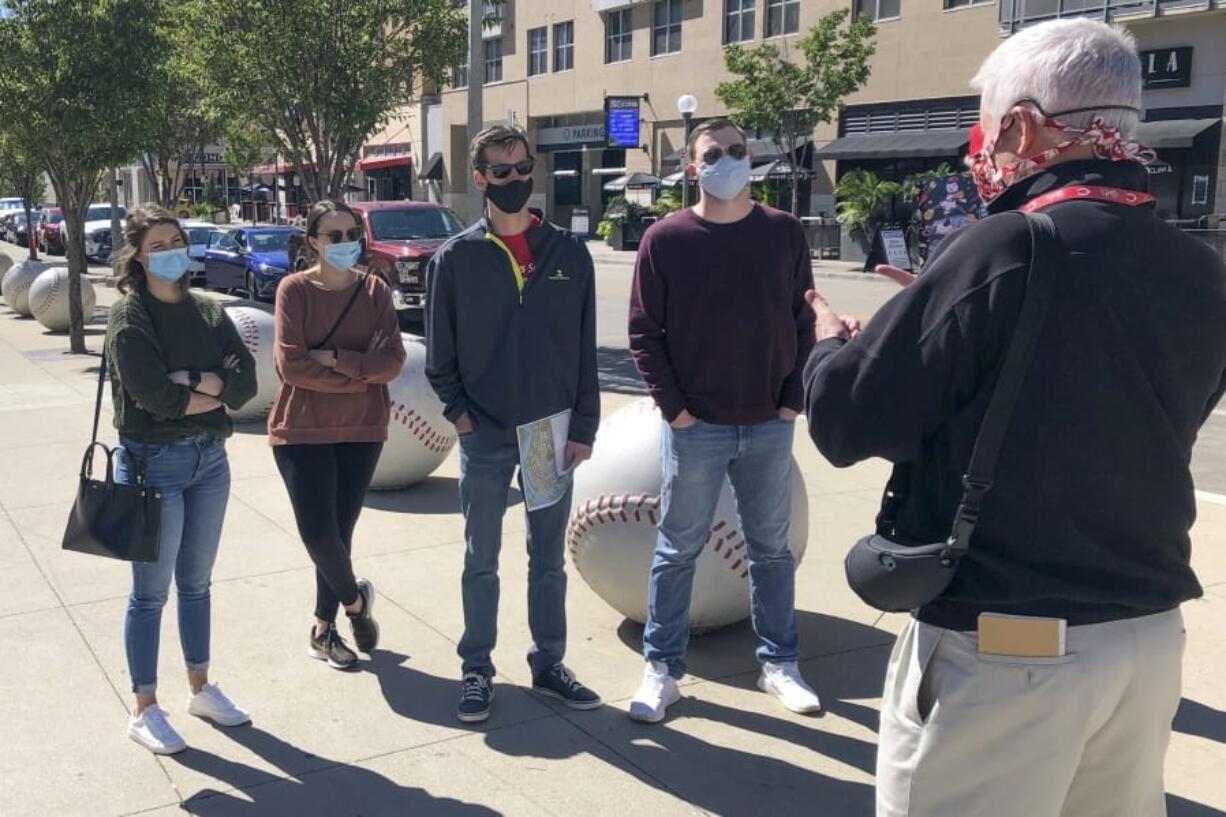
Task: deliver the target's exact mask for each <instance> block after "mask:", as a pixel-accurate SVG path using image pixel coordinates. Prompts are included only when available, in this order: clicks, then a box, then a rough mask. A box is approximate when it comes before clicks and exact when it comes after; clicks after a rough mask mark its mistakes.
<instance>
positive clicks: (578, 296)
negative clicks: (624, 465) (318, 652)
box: [426, 126, 601, 723]
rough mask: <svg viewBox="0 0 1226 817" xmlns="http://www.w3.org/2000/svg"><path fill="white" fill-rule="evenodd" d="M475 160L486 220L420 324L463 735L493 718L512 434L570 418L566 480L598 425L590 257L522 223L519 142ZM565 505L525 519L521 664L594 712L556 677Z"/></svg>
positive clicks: (523, 153) (538, 687) (491, 141)
mask: <svg viewBox="0 0 1226 817" xmlns="http://www.w3.org/2000/svg"><path fill="white" fill-rule="evenodd" d="M471 158H472V165H473V173H472V183H473V184H475V185H476V186H477V188H478V189H479V190H481V191H482V192H484V194H485V202H486V207H485V217H484V218H482V219H481V220H480V221H479V222H477V223H476V224H474V225H473V226H472V227H470V228H469V229H467V230H466V231H464V232H463V233H461V234H460V235H458V236H456V237H455V238H453V239H452V240H451V241H449V242H447V244H445V245H444V246H443V248H442V249H441V250H439V252H438V253H437V254H436V255H435V256H434V258H433V259H432V260H431V262H430V265H429V268H428V273H427V275H428V282H427V288H428V293H427V295H428V300H427V304H428V305H427V313H426V336H427V349H428V351H427V358H426V375H427V377H429V379H430V383H431V385H432V386H433V387H434V390H435V391H436V392H437V393H438V395H439V397H440V398H441V399H442V401H443V403H444V406H445V410H444V413H445V414H446V417H447V419H448V420H450V421H451V422H452V423H454V424H455V427H456V432H457V434H459V437H460V505H461V508H462V510H463V512H464V538H465V546H466V549H465V556H464V574H463V579H462V590H463V599H464V636H463V638H461V640H460V645H459V650H458V652H459V654H460V658H461V660H462V662H463V666H462V672H463V683H462V691H461V697H460V705H459V709H458V710H457V713H456V714H457V717H458V718H459V719H460V720H461V721H463V722H465V723H474V722H477V721H483V720H485V719H486V718H487V717H489V712H490V703H491V701H492V699H493V696H494V690H493V686H492V685H491V679H492V678H493V677H494V664H493V662H492V661H491V658H490V653H491V652H492V651H493V649H494V643H495V640H496V637H497V617H498V595H499V582H498V553H499V550H500V549H501V546H502V517H503V515H504V513H505V512H506V507H507V489H508V488H509V487H510V483H511V478H512V477H513V476H514V475H515V471H516V468H517V467H518V465H519V447H518V444H517V438H516V427H517V426H520V425H522V424H525V423H530V422H533V421H536V420H540V419H543V418H545V417H550V416H552V415H555V414H558V413H559V412H562V411H566V410H570V412H571V416H570V430H569V435H568V436H569V441H568V442H567V444H566V452H565V458H566V464H567V466H568V467H571V468H573V467H574V466H577V465H578V464H579V463H581V462H583V461H584V460H586V459H588V458H589V457H590V456H591V454H592V442H593V440H594V439H595V438H596V427H597V425H599V422H600V389H599V386H598V383H597V378H596V285H595V270H594V267H593V264H592V257H591V255H590V254H589V253H588V251H587V247H586V246H584V244H583V242H582V241H581V240H580V239H578V238H576V237H575V236H574V235H572V234H571V233H569V232H567V231H565V230H562V229H560V228H558V227H555V226H554V225H552V224H549V223H548V222H546V221H544V220H543V219H542V218H541V216H540V215H539V214H538V213H535V212H533V211H531V210H529V209H528V198H529V196H531V194H532V171H533V168H534V159H533V157H532V155H531V153H530V150H529V146H528V138H527V136H526V135H525V134H524V132H523V131H522V130H519V129H518V128H508V127H504V126H496V127H492V128H488V129H486V130H484V131H482V132H481V133H479V134H478V135H477V137H476V139H474V140H473V143H472V148H471ZM520 482H521V488H522V482H523V478H522V475H521V477H520ZM570 503H571V494H570V490H569V488H568V489H567V492H566V494H565V496H563V498H562V499H561V501H559V502H558V503H556V504H554V505H552V506H550V507H546V508H540V509H537V510H534V511H529V512H526V516H527V528H528V530H527V538H528V626H529V629H530V630H531V632H532V642H533V643H532V646H531V647H530V648H529V650H528V664H529V667H530V669H531V671H532V688H533V690H534V691H536V692H538V693H540V694H542V695H547V696H550V697H553V698H557V699H559V700H561V701H562V702H563V703H565V704H566V705H567V706H570V707H572V708H574V709H594V708H596V707H598V706H600V704H601V701H600V697H599V696H598V695H596V693H594V692H592V691H591V690H589V689H587V688H586V687H585V686H583V685H582V684H581V683H579V682H578V681H577V680H576V679H575V676H574V675H573V674H572V673H571V672H570V670H568V669H567V668H566V667H565V666H564V665H563V664H562V658H563V654H564V653H565V651H566V573H565V563H564V560H563V552H562V542H563V535H564V533H565V529H566V519H567V516H568V514H569V513H570Z"/></svg>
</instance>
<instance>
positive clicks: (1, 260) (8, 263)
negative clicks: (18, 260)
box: [0, 253, 13, 276]
mask: <svg viewBox="0 0 1226 817" xmlns="http://www.w3.org/2000/svg"><path fill="white" fill-rule="evenodd" d="M12 266H13V259H12V258H9V257H8V256H7V255H5V254H4V253H0V276H3V275H4V274H5V273H6V272H8V271H9V269H10V268H11V267H12Z"/></svg>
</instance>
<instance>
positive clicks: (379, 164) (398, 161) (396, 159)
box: [358, 155, 413, 172]
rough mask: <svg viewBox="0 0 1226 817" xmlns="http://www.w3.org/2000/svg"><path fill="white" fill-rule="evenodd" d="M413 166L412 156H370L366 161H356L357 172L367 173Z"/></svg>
mask: <svg viewBox="0 0 1226 817" xmlns="http://www.w3.org/2000/svg"><path fill="white" fill-rule="evenodd" d="M412 164H413V157H412V156H408V155H405V156H371V157H370V158H368V159H359V160H358V170H361V171H363V172H369V171H371V170H383V169H384V168H388V167H408V166H410V165H412Z"/></svg>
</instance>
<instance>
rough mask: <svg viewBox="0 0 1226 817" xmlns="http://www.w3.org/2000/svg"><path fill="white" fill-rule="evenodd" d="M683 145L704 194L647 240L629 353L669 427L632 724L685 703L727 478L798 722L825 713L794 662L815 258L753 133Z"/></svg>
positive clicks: (760, 623) (762, 622) (769, 661)
mask: <svg viewBox="0 0 1226 817" xmlns="http://www.w3.org/2000/svg"><path fill="white" fill-rule="evenodd" d="M686 149H687V153H688V155H689V156H690V157H691V163H690V164H689V166H688V167H687V168H686V172H687V173H688V174H689V175H691V176H697V177H698V179H699V182H700V184H701V187H702V195H701V198H700V199H699V202H698V204H697V205H696V206H695V207H693V208H692V209H689V210H683V211H682V212H680V213H678V214H676V215H674V216H670V217H669V218H667V219H665V220H664V221H662V222H660V223H659V224H657V225H655V226H654V227H652V228H651V229H650V230H649V231H648V232H647V234H646V236H644V238H643V241H642V244H641V245H640V246H639V253H638V262H637V265H636V267H635V271H634V285H633V288H632V290H631V294H630V351H631V354H633V356H634V362H635V365H636V366H637V367H638V370H639V373H640V374H641V375H642V376H643V379H644V380H645V381H646V382H647V388H648V391H649V392H650V393H651V396H652V398H653V399H654V400H655V402H656V405H657V406H658V407H659V409H660V412H661V414H662V415H663V417H664V427H663V445H662V449H663V450H662V456H663V460H664V462H663V469H664V484H663V488H662V490H661V496H660V511H661V519H660V525H659V533H658V538H657V542H656V552H655V558H654V560H653V562H652V566H651V577H650V581H649V583H648V617H647V627H646V629H645V630H644V632H643V654H644V657H645V658H646V659H647V665H646V667H645V668H644V671H643V683H642V686H641V687H640V688H639V691H638V692H637V693H636V694H635V696H634V699H633V700H632V701H631V704H630V713H629V714H630V717H631V718H633V719H635V720H638V721H645V722H652V723H654V722H657V721H660V720H662V719H663V718H664V715H665V710H666V709H667V708H668V706H669V705H670V704H672V703H674V702H675V701H677V700H678V699H679V698H680V692H679V691H678V689H677V680H678V679H680V678H681V677H682V676H683V675H684V674H685V669H686V666H685V650H686V644H687V642H688V639H689V610H690V593H691V589H692V587H693V581H694V563H695V561H696V560H697V558H698V555H699V554H700V553H701V552H702V549H703V546H704V544H705V543H706V540H707V537H708V534H709V532H710V528H711V522H712V518H713V516H714V514H715V506H716V503H717V502H718V501H719V494H720V490H721V488H722V487H723V484H724V480H725V478H727V479H730V480H731V482H732V488H733V491H734V493H735V495H736V504H737V513H738V515H739V518H740V523H741V531H742V533H743V534H744V537H745V541H746V543H747V545H748V552H747V556H748V560H749V588H750V599H751V609H752V614H753V626H754V631H755V632H756V633H757V635H758V643H759V646H758V650H757V655H758V660H759V661H760V662H761V663H762V674H761V676H760V678H759V679H758V686H759V688H761V689H762V690H763V691H765V692H769V693H771V694H773V695H775V696H776V697H777V698H778V699H779V700H780V701H781V702H782V704H783V705H784V706H785V707H787V708H788V709H790V710H792V711H793V712H799V713H812V712H820V710H821V704H820V703H819V701H818V698H817V695H816V694H815V693H814V692H813V690H812V689H811V688H810V687H809V686H808V684H806V683H805V681H804V679H803V678H802V677H801V675H800V670H799V668H798V666H797V659H798V657H799V643H798V642H799V639H798V636H797V630H796V614H795V609H794V604H793V597H794V592H793V591H794V582H795V564H794V562H793V559H792V552H791V551H790V550H789V549H788V526H789V520H790V518H791V497H792V493H791V491H792V432H793V430H794V425H795V420H796V416H797V414H798V412H799V411H800V410H802V409H803V407H804V397H803V394H802V389H801V375H802V372H803V368H804V363H805V360H806V359H807V358H808V355H809V350H810V349H811V348H812V347H813V343H814V338H813V313H812V311H811V310H810V309H809V308H808V305H807V304H806V302H805V292H806V291H807V290H809V289H811V288H812V286H813V272H812V268H811V265H810V261H809V247H808V244H807V242H806V241H805V237H804V233H803V231H802V230H801V226H800V222H798V221H797V220H796V219H795V218H793V217H792V216H791V215H789V214H787V213H782V212H779V211H778V210H772V209H770V208H768V207H763V206H761V205H758V204H755V203H754V202H753V201H752V200H751V199H750V197H749V172H750V158H751V157H750V156H749V153H748V150H747V149H746V144H745V134H744V132H743V131H742V130H741V129H740V128H738V127H736V126H735V125H733V124H732V123H731V122H729V121H728V120H726V119H714V120H709V121H707V122H704V123H702V124H701V125H699V126H698V127H697V128H696V129H695V130H694V132H693V135H692V136H691V137H690V140H689V144H688V145H687V146H686Z"/></svg>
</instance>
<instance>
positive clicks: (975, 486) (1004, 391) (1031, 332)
mask: <svg viewBox="0 0 1226 817" xmlns="http://www.w3.org/2000/svg"><path fill="white" fill-rule="evenodd" d="M1023 215H1024V216H1025V218H1026V221H1027V226H1028V227H1029V229H1030V271H1029V272H1028V273H1027V276H1026V292H1025V294H1024V295H1023V296H1022V309H1021V312H1020V313H1019V315H1018V320H1017V328H1015V329H1014V330H1013V337H1012V339H1011V340H1010V341H1009V351H1008V352H1006V353H1005V362H1004V365H1003V366H1002V367H1001V370H1000V375H999V377H998V378H997V380H996V386H995V387H994V388H993V390H992V397H991V400H990V401H989V402H988V408H987V411H986V412H985V413H984V415H983V424H982V425H981V426H980V427H979V435H978V436H977V437H976V438H975V447H974V449H973V450H972V452H971V461H970V464H969V465H968V466H967V469H966V475H965V476H964V477H963V478H962V486H963V494H962V502H961V503H959V505H958V512H957V515H956V516H955V517H954V526H953V532H952V533H951V534H950V537H949V547H950V549H951V550H954V551H966V550H967V549H968V548H969V547H970V542H971V534H973V533H974V532H975V526H976V525H977V524H978V522H979V512H980V508H981V507H982V505H983V498H984V497H985V496H986V495H987V493H988V491H989V490H991V488H992V479H993V475H994V473H995V471H996V460H997V458H998V457H999V455H1000V449H1001V445H1002V444H1003V443H1004V441H1005V433H1006V432H1007V431H1008V429H1009V420H1010V419H1011V418H1012V416H1013V408H1014V406H1015V405H1016V404H1017V398H1018V395H1019V394H1020V393H1021V390H1022V385H1023V383H1025V381H1026V375H1027V373H1028V372H1029V371H1030V361H1031V359H1032V358H1033V356H1034V349H1035V346H1036V345H1037V344H1038V340H1039V334H1040V332H1041V331H1042V328H1043V321H1044V318H1045V317H1046V315H1047V307H1048V304H1049V303H1050V301H1051V295H1052V290H1053V289H1054V288H1055V281H1056V267H1057V266H1058V264H1056V263H1055V262H1056V261H1057V260H1058V258H1059V257H1060V255H1062V248H1061V244H1060V234H1059V232H1057V230H1056V225H1055V222H1053V221H1052V219H1051V216H1049V215H1047V214H1045V213H1027V214H1023Z"/></svg>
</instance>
